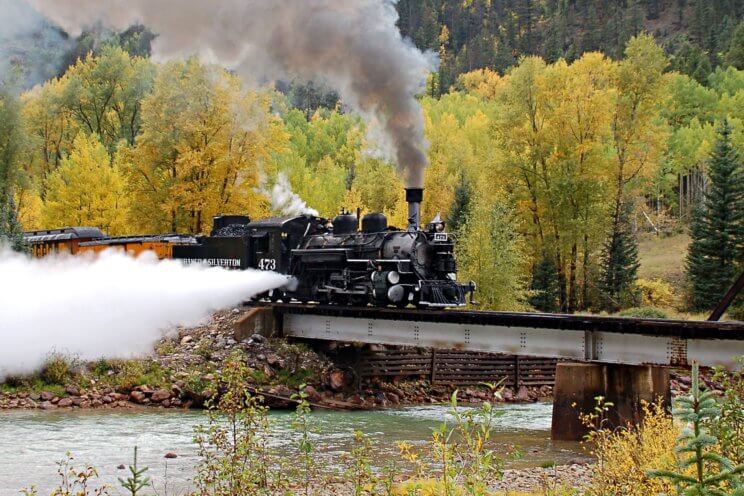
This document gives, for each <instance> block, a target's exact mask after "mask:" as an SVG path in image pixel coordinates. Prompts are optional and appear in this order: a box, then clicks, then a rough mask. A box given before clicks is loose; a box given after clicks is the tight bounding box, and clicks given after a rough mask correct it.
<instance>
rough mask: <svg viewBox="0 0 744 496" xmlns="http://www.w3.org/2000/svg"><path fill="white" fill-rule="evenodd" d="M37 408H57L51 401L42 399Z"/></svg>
mask: <svg viewBox="0 0 744 496" xmlns="http://www.w3.org/2000/svg"><path fill="white" fill-rule="evenodd" d="M39 408H40V409H42V410H53V409H55V408H57V405H54V404H52V402H51V401H42V402H41V403H39Z"/></svg>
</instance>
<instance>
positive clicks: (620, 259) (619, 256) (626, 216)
mask: <svg viewBox="0 0 744 496" xmlns="http://www.w3.org/2000/svg"><path fill="white" fill-rule="evenodd" d="M630 210H631V206H630V205H629V204H628V203H624V204H623V205H622V206H621V207H620V215H619V218H618V222H617V223H616V226H615V227H614V228H613V230H612V232H611V233H610V236H609V237H608V239H607V241H606V242H605V246H604V250H603V253H602V259H601V261H602V275H601V280H600V284H599V289H600V291H601V298H602V307H603V308H604V309H605V310H611V311H615V310H618V309H619V308H620V307H622V306H627V305H628V304H632V303H633V301H632V300H633V296H634V295H633V285H634V284H635V280H636V277H637V275H638V267H639V266H640V263H639V262H638V240H637V238H636V236H635V234H633V232H632V229H631V226H630Z"/></svg>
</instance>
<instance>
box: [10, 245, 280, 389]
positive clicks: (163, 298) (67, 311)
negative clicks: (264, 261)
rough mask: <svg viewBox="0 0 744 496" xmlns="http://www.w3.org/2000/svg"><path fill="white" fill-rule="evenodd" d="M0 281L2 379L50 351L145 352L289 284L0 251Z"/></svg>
mask: <svg viewBox="0 0 744 496" xmlns="http://www.w3.org/2000/svg"><path fill="white" fill-rule="evenodd" d="M0 275H2V284H0V342H1V343H2V345H0V381H2V380H3V378H4V377H5V376H7V375H9V374H25V373H29V372H32V371H34V370H36V369H38V367H39V366H40V365H41V364H42V362H43V361H44V359H45V358H46V357H47V356H48V354H49V353H50V352H51V351H57V352H60V353H68V354H70V355H73V356H76V357H78V358H80V359H82V360H95V359H98V358H101V357H106V358H128V357H132V356H138V355H143V354H147V353H149V352H151V351H152V349H153V346H154V344H155V343H156V342H157V341H158V339H160V338H161V337H162V336H163V333H164V332H166V331H168V330H170V329H173V328H174V327H175V326H177V325H194V324H197V323H198V322H199V321H201V320H203V319H204V318H206V317H208V316H209V315H210V314H211V313H212V312H213V311H215V310H217V309H221V308H227V307H230V306H233V305H236V304H239V303H241V302H242V301H245V300H247V299H248V298H249V297H251V296H253V295H256V294H258V293H261V292H264V291H268V290H269V289H274V288H277V287H280V286H282V285H283V284H285V283H286V282H287V278H286V276H283V275H280V274H277V273H274V272H260V271H232V270H226V269H222V268H208V267H204V266H195V265H192V266H184V265H182V264H181V262H178V261H173V260H163V261H158V260H156V259H155V257H154V255H152V256H151V257H149V256H144V257H139V258H137V259H135V258H133V257H130V256H127V255H124V254H123V253H121V252H113V251H109V252H104V253H102V254H101V255H100V256H99V257H96V258H92V257H75V258H73V257H64V258H57V257H48V258H44V259H32V258H29V257H27V256H23V255H18V254H14V253H11V252H10V251H7V250H6V251H0Z"/></svg>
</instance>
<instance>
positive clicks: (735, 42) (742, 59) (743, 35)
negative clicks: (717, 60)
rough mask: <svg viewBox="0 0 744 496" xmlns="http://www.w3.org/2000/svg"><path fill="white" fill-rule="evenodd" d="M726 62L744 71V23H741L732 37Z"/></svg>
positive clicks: (725, 58)
mask: <svg viewBox="0 0 744 496" xmlns="http://www.w3.org/2000/svg"><path fill="white" fill-rule="evenodd" d="M724 62H726V65H730V66H733V67H736V68H737V69H739V70H744V21H742V22H740V23H739V25H738V26H737V27H736V30H735V31H734V34H733V36H731V44H730V45H729V49H728V52H726V55H725V57H724Z"/></svg>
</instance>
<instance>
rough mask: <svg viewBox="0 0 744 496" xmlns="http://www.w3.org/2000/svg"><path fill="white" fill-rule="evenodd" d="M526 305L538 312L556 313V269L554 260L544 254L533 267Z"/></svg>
mask: <svg viewBox="0 0 744 496" xmlns="http://www.w3.org/2000/svg"><path fill="white" fill-rule="evenodd" d="M530 292H531V296H530V298H529V300H528V303H529V304H530V305H531V306H532V307H533V308H534V309H535V310H538V311H540V312H557V311H558V268H557V267H556V266H555V260H554V259H553V257H551V256H550V255H549V254H548V253H545V254H544V255H543V257H542V260H540V263H538V264H537V266H536V267H535V271H534V272H533V274H532V283H531V284H530Z"/></svg>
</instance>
